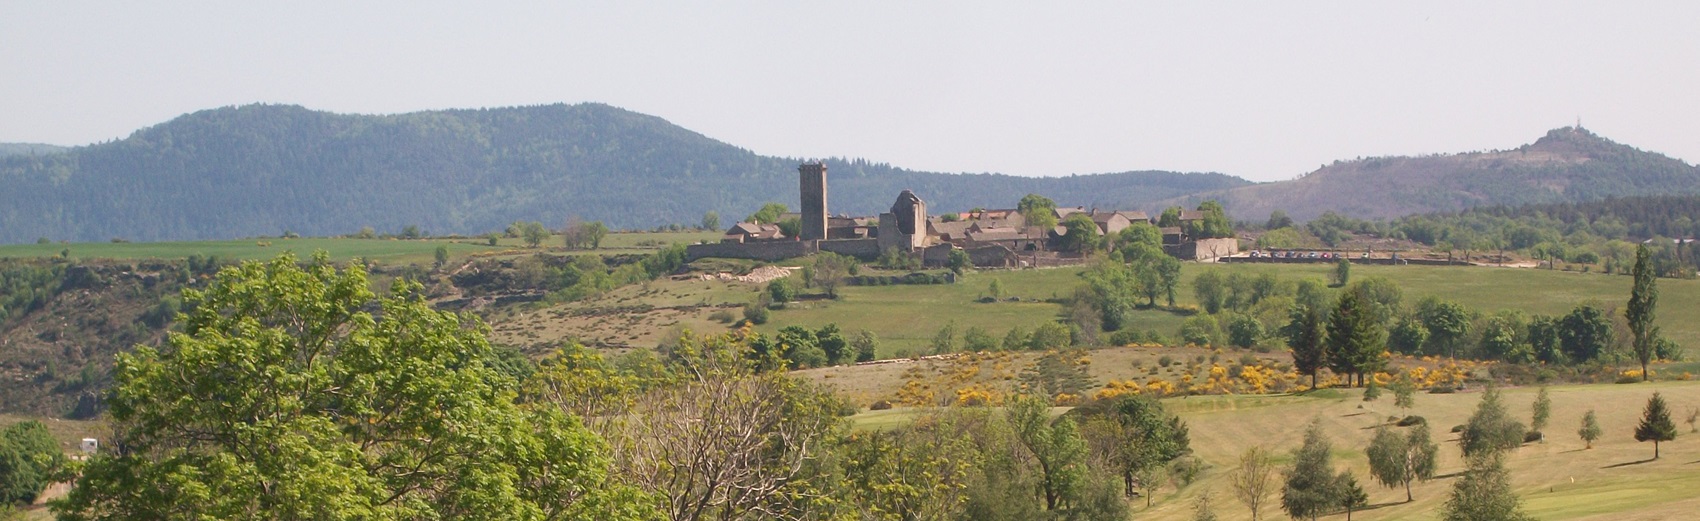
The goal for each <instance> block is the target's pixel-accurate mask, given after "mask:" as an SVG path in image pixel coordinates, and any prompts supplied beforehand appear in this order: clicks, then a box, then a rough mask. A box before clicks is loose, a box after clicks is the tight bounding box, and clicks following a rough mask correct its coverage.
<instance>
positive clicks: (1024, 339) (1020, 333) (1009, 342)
mask: <svg viewBox="0 0 1700 521" xmlns="http://www.w3.org/2000/svg"><path fill="white" fill-rule="evenodd" d="M1031 338H1032V336H1031V335H1028V334H1027V330H1026V329H1023V328H1022V327H1021V326H1015V327H1012V328H1009V332H1008V333H1005V334H1004V336H1003V350H1004V351H1019V350H1022V349H1027V343H1028V341H1029V340H1031Z"/></svg>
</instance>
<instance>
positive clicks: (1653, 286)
mask: <svg viewBox="0 0 1700 521" xmlns="http://www.w3.org/2000/svg"><path fill="white" fill-rule="evenodd" d="M1633 273H1634V274H1635V287H1634V288H1633V289H1631V290H1630V293H1629V309H1627V310H1625V311H1624V317H1625V318H1628V319H1629V331H1630V333H1631V334H1633V335H1635V343H1634V346H1635V359H1636V360H1639V361H1640V362H1641V381H1643V382H1645V381H1647V380H1648V379H1649V378H1650V375H1649V373H1648V372H1647V363H1648V362H1651V361H1652V359H1653V355H1654V354H1655V350H1654V348H1655V346H1656V344H1657V343H1658V342H1657V338H1658V335H1659V329H1658V328H1656V327H1653V316H1654V314H1655V311H1656V310H1655V308H1656V307H1657V306H1658V302H1659V288H1658V286H1657V282H1658V281H1657V280H1656V279H1655V278H1654V274H1653V267H1652V265H1651V259H1650V255H1649V253H1648V252H1647V245H1646V244H1642V245H1640V246H1638V247H1636V248H1635V268H1634V270H1633ZM1654 452H1657V449H1656V448H1655V450H1654Z"/></svg>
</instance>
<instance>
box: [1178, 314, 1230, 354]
mask: <svg viewBox="0 0 1700 521" xmlns="http://www.w3.org/2000/svg"><path fill="white" fill-rule="evenodd" d="M1221 337H1222V328H1221V326H1220V325H1218V324H1217V322H1216V317H1213V316H1210V315H1193V316H1190V317H1187V318H1186V320H1182V321H1181V340H1182V341H1184V342H1186V343H1188V344H1192V345H1195V346H1199V347H1206V346H1213V345H1217V344H1218V343H1219V342H1218V341H1217V339H1218V338H1221Z"/></svg>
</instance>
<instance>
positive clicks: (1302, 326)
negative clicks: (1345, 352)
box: [1281, 302, 1329, 389]
mask: <svg viewBox="0 0 1700 521" xmlns="http://www.w3.org/2000/svg"><path fill="white" fill-rule="evenodd" d="M1325 308H1326V304H1323V303H1320V302H1310V303H1305V302H1299V303H1295V304H1294V305H1293V307H1292V309H1291V310H1290V311H1289V312H1288V318H1289V320H1288V322H1287V325H1286V327H1284V328H1282V331H1281V333H1282V335H1283V336H1285V337H1286V340H1287V347H1288V348H1291V349H1292V351H1293V368H1294V369H1297V370H1298V371H1299V373H1300V374H1307V375H1310V387H1311V388H1312V389H1315V388H1316V384H1317V378H1316V373H1317V371H1320V370H1322V367H1323V366H1324V365H1325V364H1326V362H1327V360H1328V356H1327V355H1328V329H1327V328H1328V320H1327V317H1328V315H1329V312H1328V310H1327V309H1325Z"/></svg>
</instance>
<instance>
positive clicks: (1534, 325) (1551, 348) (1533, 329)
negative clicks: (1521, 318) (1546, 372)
mask: <svg viewBox="0 0 1700 521" xmlns="http://www.w3.org/2000/svg"><path fill="white" fill-rule="evenodd" d="M1559 327H1560V322H1559V318H1558V317H1553V316H1547V315H1536V316H1534V317H1532V318H1530V319H1529V334H1528V337H1529V349H1530V350H1532V351H1534V353H1535V360H1539V361H1541V362H1544V363H1548V364H1558V363H1563V362H1564V361H1565V356H1564V351H1563V349H1562V347H1561V344H1560V341H1559V334H1558V331H1559Z"/></svg>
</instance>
